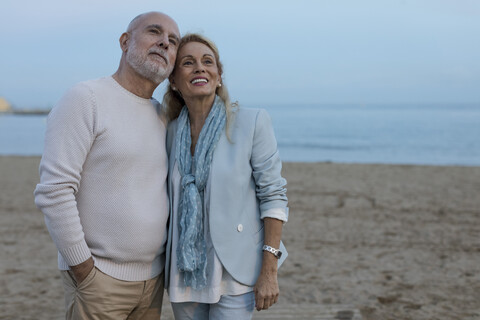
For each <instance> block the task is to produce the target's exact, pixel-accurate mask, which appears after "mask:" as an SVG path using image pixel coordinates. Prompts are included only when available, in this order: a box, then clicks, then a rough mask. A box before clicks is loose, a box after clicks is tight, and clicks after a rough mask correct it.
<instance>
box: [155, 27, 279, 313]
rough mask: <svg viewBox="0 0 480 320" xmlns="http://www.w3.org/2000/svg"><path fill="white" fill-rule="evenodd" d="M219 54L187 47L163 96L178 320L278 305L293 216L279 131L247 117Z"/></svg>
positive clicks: (171, 286)
mask: <svg viewBox="0 0 480 320" xmlns="http://www.w3.org/2000/svg"><path fill="white" fill-rule="evenodd" d="M222 69H223V68H222V64H221V63H220V60H219V54H218V50H217V48H216V46H215V45H214V44H213V43H212V42H211V41H210V40H208V39H207V38H205V37H203V36H201V35H198V34H189V35H186V36H184V37H183V38H182V40H181V42H180V44H179V47H178V52H177V60H176V64H175V68H174V71H173V73H172V75H171V76H170V78H169V80H170V85H169V87H168V88H167V92H166V93H165V96H164V105H166V106H167V116H168V118H169V120H170V121H171V122H170V124H169V127H168V134H167V149H168V152H169V182H168V184H169V190H170V208H172V210H171V216H170V223H169V233H168V242H167V243H168V244H167V246H168V247H167V261H166V263H167V264H166V265H167V267H166V272H165V273H166V278H165V281H166V284H165V287H166V288H167V289H168V293H169V296H170V301H171V302H172V308H173V312H174V315H175V318H176V319H251V318H252V315H253V311H254V308H255V307H256V309H257V310H263V309H268V308H269V307H270V306H272V305H273V304H274V303H276V302H277V300H278V295H279V288H278V281H277V269H278V267H279V266H280V265H281V263H282V262H283V260H284V259H285V258H286V256H287V252H286V251H285V248H284V247H283V244H282V243H281V240H280V238H281V234H282V226H283V223H284V222H285V221H287V217H288V208H287V197H286V189H285V185H286V181H285V179H283V178H282V176H281V161H280V158H279V154H278V150H277V143H276V140H275V136H274V133H273V129H272V125H271V122H270V119H269V117H268V115H267V113H266V112H265V111H264V110H260V109H247V108H240V107H238V106H237V105H236V104H232V103H231V102H230V100H229V95H228V91H227V89H226V87H225V85H224V84H223V82H222V72H223V71H222Z"/></svg>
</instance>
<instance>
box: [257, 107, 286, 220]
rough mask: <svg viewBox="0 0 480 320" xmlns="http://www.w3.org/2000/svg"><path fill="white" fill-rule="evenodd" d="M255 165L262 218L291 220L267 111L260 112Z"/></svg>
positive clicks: (280, 163) (275, 142) (280, 166)
mask: <svg viewBox="0 0 480 320" xmlns="http://www.w3.org/2000/svg"><path fill="white" fill-rule="evenodd" d="M250 162H251V166H252V170H253V178H254V179H255V184H256V194H257V198H258V199H259V201H260V215H261V216H260V218H261V219H263V218H266V217H271V218H276V219H279V220H283V221H287V219H288V207H287V204H288V200H287V194H286V193H287V189H286V184H287V181H286V180H285V179H284V178H283V177H282V174H281V171H282V162H281V160H280V154H279V152H278V148H277V141H276V139H275V134H274V131H273V126H272V122H271V120H270V117H269V115H268V113H267V112H266V111H265V110H260V111H259V112H258V113H257V117H256V120H255V132H254V136H253V144H252V155H251V159H250Z"/></svg>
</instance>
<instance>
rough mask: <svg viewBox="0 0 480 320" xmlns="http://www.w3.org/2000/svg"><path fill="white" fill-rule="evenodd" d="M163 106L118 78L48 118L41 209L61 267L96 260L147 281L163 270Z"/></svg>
mask: <svg viewBox="0 0 480 320" xmlns="http://www.w3.org/2000/svg"><path fill="white" fill-rule="evenodd" d="M163 120H164V117H163V113H162V112H161V106H160V104H159V103H158V102H157V101H156V100H154V99H151V100H150V99H143V98H140V97H138V96H136V95H134V94H132V93H130V92H129V91H127V90H125V89H124V88H123V87H121V86H120V85H119V84H118V83H117V82H116V81H115V80H114V79H113V78H112V77H106V78H101V79H98V80H91V81H86V82H82V83H80V84H78V85H76V86H74V87H73V88H72V89H70V90H69V91H68V92H67V93H66V94H65V96H64V97H63V98H62V99H61V100H60V101H59V103H58V104H57V105H56V106H55V107H54V108H53V109H52V111H51V112H50V115H49V117H48V124H47V131H46V137H45V149H44V153H43V157H42V160H41V163H40V183H39V184H38V185H37V188H36V189H35V203H36V205H37V206H38V208H39V209H40V210H42V212H43V213H44V215H45V222H46V225H47V228H48V230H49V232H50V234H51V236H52V239H53V241H54V242H55V244H56V246H57V248H58V252H59V255H58V266H59V269H60V270H67V269H68V268H69V267H68V266H73V265H77V264H80V263H81V262H83V261H85V260H87V259H88V258H89V257H90V256H93V258H94V261H95V265H96V267H97V268H98V269H100V270H101V271H103V272H104V273H106V274H108V275H110V276H112V277H114V278H117V279H121V280H127V281H142V280H147V279H150V278H153V277H155V276H157V275H158V274H160V273H161V272H162V271H163V268H164V263H165V259H164V252H165V248H164V247H165V242H166V223H167V219H168V197H167V184H166V176H167V155H166V151H165V134H166V129H165V124H164V121H163Z"/></svg>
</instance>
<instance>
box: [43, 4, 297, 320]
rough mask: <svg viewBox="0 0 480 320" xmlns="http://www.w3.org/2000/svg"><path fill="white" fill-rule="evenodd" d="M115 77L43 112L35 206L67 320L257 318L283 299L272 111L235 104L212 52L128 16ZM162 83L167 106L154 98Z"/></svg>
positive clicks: (192, 37) (85, 85) (280, 182)
mask: <svg viewBox="0 0 480 320" xmlns="http://www.w3.org/2000/svg"><path fill="white" fill-rule="evenodd" d="M120 47H121V49H122V57H121V60H120V65H119V68H118V70H117V71H116V72H115V73H114V74H113V76H110V77H105V78H101V79H97V80H90V81H85V82H82V83H79V84H77V85H75V86H74V87H73V88H71V89H70V90H69V91H68V92H67V93H66V94H65V95H64V96H63V98H62V99H61V100H60V101H59V102H58V103H57V105H56V106H55V107H54V108H53V109H52V111H51V112H50V115H49V117H48V124H47V131H46V138H45V149H44V153H43V156H42V160H41V163H40V183H39V184H38V185H37V187H36V189H35V202H36V204H37V206H38V207H39V208H40V209H41V210H42V212H43V213H44V215H45V222H46V225H47V228H48V230H49V232H50V234H51V236H52V239H53V241H54V243H55V245H56V246H57V249H58V267H59V269H60V270H61V276H62V281H63V286H64V290H65V306H66V314H67V319H159V318H160V313H161V307H162V298H163V292H164V289H165V288H166V289H167V290H168V295H169V297H170V301H171V303H172V308H173V311H174V315H175V318H176V319H251V317H252V315H253V311H254V309H255V308H256V309H257V310H262V309H268V308H269V307H270V306H272V305H273V304H274V303H276V302H277V299H278V294H279V288H278V282H277V268H278V266H280V264H281V263H282V262H283V260H284V259H285V257H286V251H285V249H284V247H283V245H282V243H281V241H280V238H281V233H282V226H283V223H284V222H285V221H287V218H288V208H287V198H286V189H285V185H286V181H285V179H283V178H282V176H281V161H280V158H279V154H278V150H277V145H276V140H275V137H274V134H273V129H272V125H271V123H270V120H269V117H268V115H267V114H266V112H265V111H263V110H260V109H246V108H240V107H238V106H237V105H236V104H235V103H231V102H230V99H229V95H228V91H227V89H226V87H225V85H224V84H223V82H222V74H223V70H222V64H221V62H220V60H219V54H218V50H217V48H216V47H215V45H214V44H213V43H212V42H211V41H210V40H208V39H206V38H205V37H203V36H201V35H197V34H187V35H185V36H184V37H183V38H181V37H180V32H179V29H178V26H177V24H176V23H175V21H174V20H172V19H171V18H170V17H169V16H167V15H165V14H162V13H159V12H149V13H145V14H141V15H139V16H137V17H136V18H134V19H133V20H132V22H131V23H130V24H129V26H128V28H127V31H126V32H125V33H123V34H122V35H121V37H120ZM166 78H168V80H169V82H170V84H169V86H168V89H167V92H166V93H165V96H164V103H163V105H161V104H160V103H158V102H157V101H156V100H155V99H153V98H152V94H153V92H154V90H155V89H156V88H157V86H158V85H159V84H160V83H161V82H162V81H163V80H165V79H166Z"/></svg>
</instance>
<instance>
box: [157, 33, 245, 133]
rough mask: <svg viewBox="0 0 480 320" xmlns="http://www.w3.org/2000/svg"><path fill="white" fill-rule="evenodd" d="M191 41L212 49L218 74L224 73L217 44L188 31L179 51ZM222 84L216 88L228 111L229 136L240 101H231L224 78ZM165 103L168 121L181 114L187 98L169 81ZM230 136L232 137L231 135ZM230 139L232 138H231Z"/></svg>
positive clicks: (164, 97)
mask: <svg viewBox="0 0 480 320" xmlns="http://www.w3.org/2000/svg"><path fill="white" fill-rule="evenodd" d="M189 42H199V43H202V44H204V45H206V46H207V47H209V48H210V50H212V52H213V54H214V56H215V60H216V63H217V67H218V74H219V75H220V76H222V75H223V64H222V62H221V61H220V55H219V53H218V48H217V46H216V45H215V44H214V43H213V42H212V41H211V40H210V39H208V38H206V37H204V36H202V35H200V34H197V33H188V34H186V35H184V36H183V37H182V39H181V40H180V43H179V45H178V51H177V52H180V49H181V48H182V47H183V46H185V45H186V44H187V43H189ZM174 73H175V68H174V69H173V72H172V75H173V74H174ZM221 84H222V85H221V86H220V87H217V89H216V90H215V94H216V95H217V96H219V97H220V99H222V100H223V103H224V104H225V110H226V112H227V124H226V133H227V137H229V134H228V133H229V128H230V125H231V122H232V121H233V113H234V109H236V108H238V103H237V102H233V103H232V102H231V101H230V95H229V94H228V89H227V86H226V85H225V84H224V83H223V80H222V81H221ZM163 105H164V106H166V107H167V119H168V121H172V120H175V119H176V118H177V117H178V116H179V115H180V111H182V108H183V106H184V105H185V100H183V98H182V96H181V95H180V93H179V92H178V91H175V90H173V89H172V84H171V83H169V84H168V87H167V91H166V92H165V94H164V95H163ZM229 138H230V137H229ZM229 140H230V139H229Z"/></svg>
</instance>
